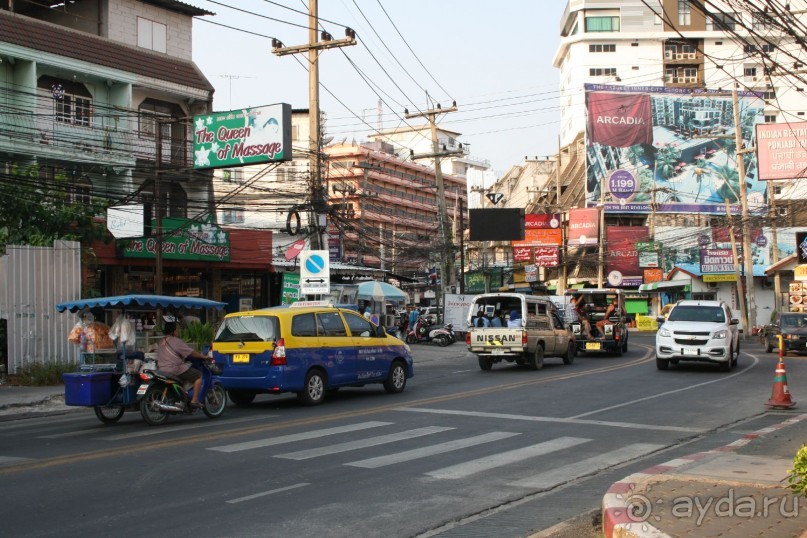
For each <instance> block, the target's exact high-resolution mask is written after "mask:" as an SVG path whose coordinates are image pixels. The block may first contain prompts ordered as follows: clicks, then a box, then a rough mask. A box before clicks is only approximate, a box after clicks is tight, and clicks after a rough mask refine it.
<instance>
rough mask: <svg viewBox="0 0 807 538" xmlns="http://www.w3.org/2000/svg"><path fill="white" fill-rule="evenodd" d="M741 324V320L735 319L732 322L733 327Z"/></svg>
mask: <svg viewBox="0 0 807 538" xmlns="http://www.w3.org/2000/svg"><path fill="white" fill-rule="evenodd" d="M739 324H740V320H739V319H737V318H733V319H732V320H731V325H739Z"/></svg>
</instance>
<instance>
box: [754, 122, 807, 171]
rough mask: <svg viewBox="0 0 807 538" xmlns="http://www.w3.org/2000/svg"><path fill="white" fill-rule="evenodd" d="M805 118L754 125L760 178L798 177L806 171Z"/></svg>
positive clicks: (806, 128)
mask: <svg viewBox="0 0 807 538" xmlns="http://www.w3.org/2000/svg"><path fill="white" fill-rule="evenodd" d="M805 140H807V122H805V121H802V122H798V123H764V124H759V125H757V157H758V158H759V179H762V180H770V179H797V178H802V177H804V176H805V175H807V142H805Z"/></svg>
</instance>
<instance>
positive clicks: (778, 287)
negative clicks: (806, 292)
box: [768, 181, 782, 312]
mask: <svg viewBox="0 0 807 538" xmlns="http://www.w3.org/2000/svg"><path fill="white" fill-rule="evenodd" d="M768 202H769V203H770V204H771V208H770V211H771V213H773V218H771V242H772V245H771V247H772V248H771V250H772V251H773V264H774V265H776V264H777V263H779V243H777V241H776V220H777V219H778V217H779V215H778V213H777V210H776V189H774V186H773V181H768ZM773 294H774V297H773V309H774V311H775V312H778V311H779V307H780V306H781V305H780V304H779V301H780V298H781V297H782V277H781V276H780V271H776V273H775V274H774V276H773Z"/></svg>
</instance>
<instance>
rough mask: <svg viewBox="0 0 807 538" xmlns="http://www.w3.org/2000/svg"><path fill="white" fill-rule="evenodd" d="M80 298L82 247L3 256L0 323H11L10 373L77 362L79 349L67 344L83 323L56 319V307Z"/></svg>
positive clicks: (29, 249)
mask: <svg viewBox="0 0 807 538" xmlns="http://www.w3.org/2000/svg"><path fill="white" fill-rule="evenodd" d="M80 297H81V244H80V243H78V242H75V241H54V243H53V247H33V246H22V245H7V246H6V254H5V255H3V256H0V318H2V319H5V320H7V338H8V357H7V359H8V372H9V373H11V374H14V373H17V371H18V370H19V369H20V368H23V367H25V366H28V365H30V364H33V363H42V364H51V363H68V362H76V361H77V360H78V358H79V357H78V346H76V345H74V344H71V343H69V342H68V341H67V337H68V335H69V334H70V331H71V330H72V329H73V326H74V325H75V323H76V322H77V320H78V318H77V317H76V316H75V315H72V314H69V313H64V314H59V313H57V312H56V305H57V304H58V303H61V302H64V301H70V300H76V299H78V298H80Z"/></svg>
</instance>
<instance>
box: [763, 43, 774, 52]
mask: <svg viewBox="0 0 807 538" xmlns="http://www.w3.org/2000/svg"><path fill="white" fill-rule="evenodd" d="M760 48H761V49H762V52H774V51H775V50H776V45H774V44H772V43H763V44H762V46H761V47H760Z"/></svg>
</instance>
